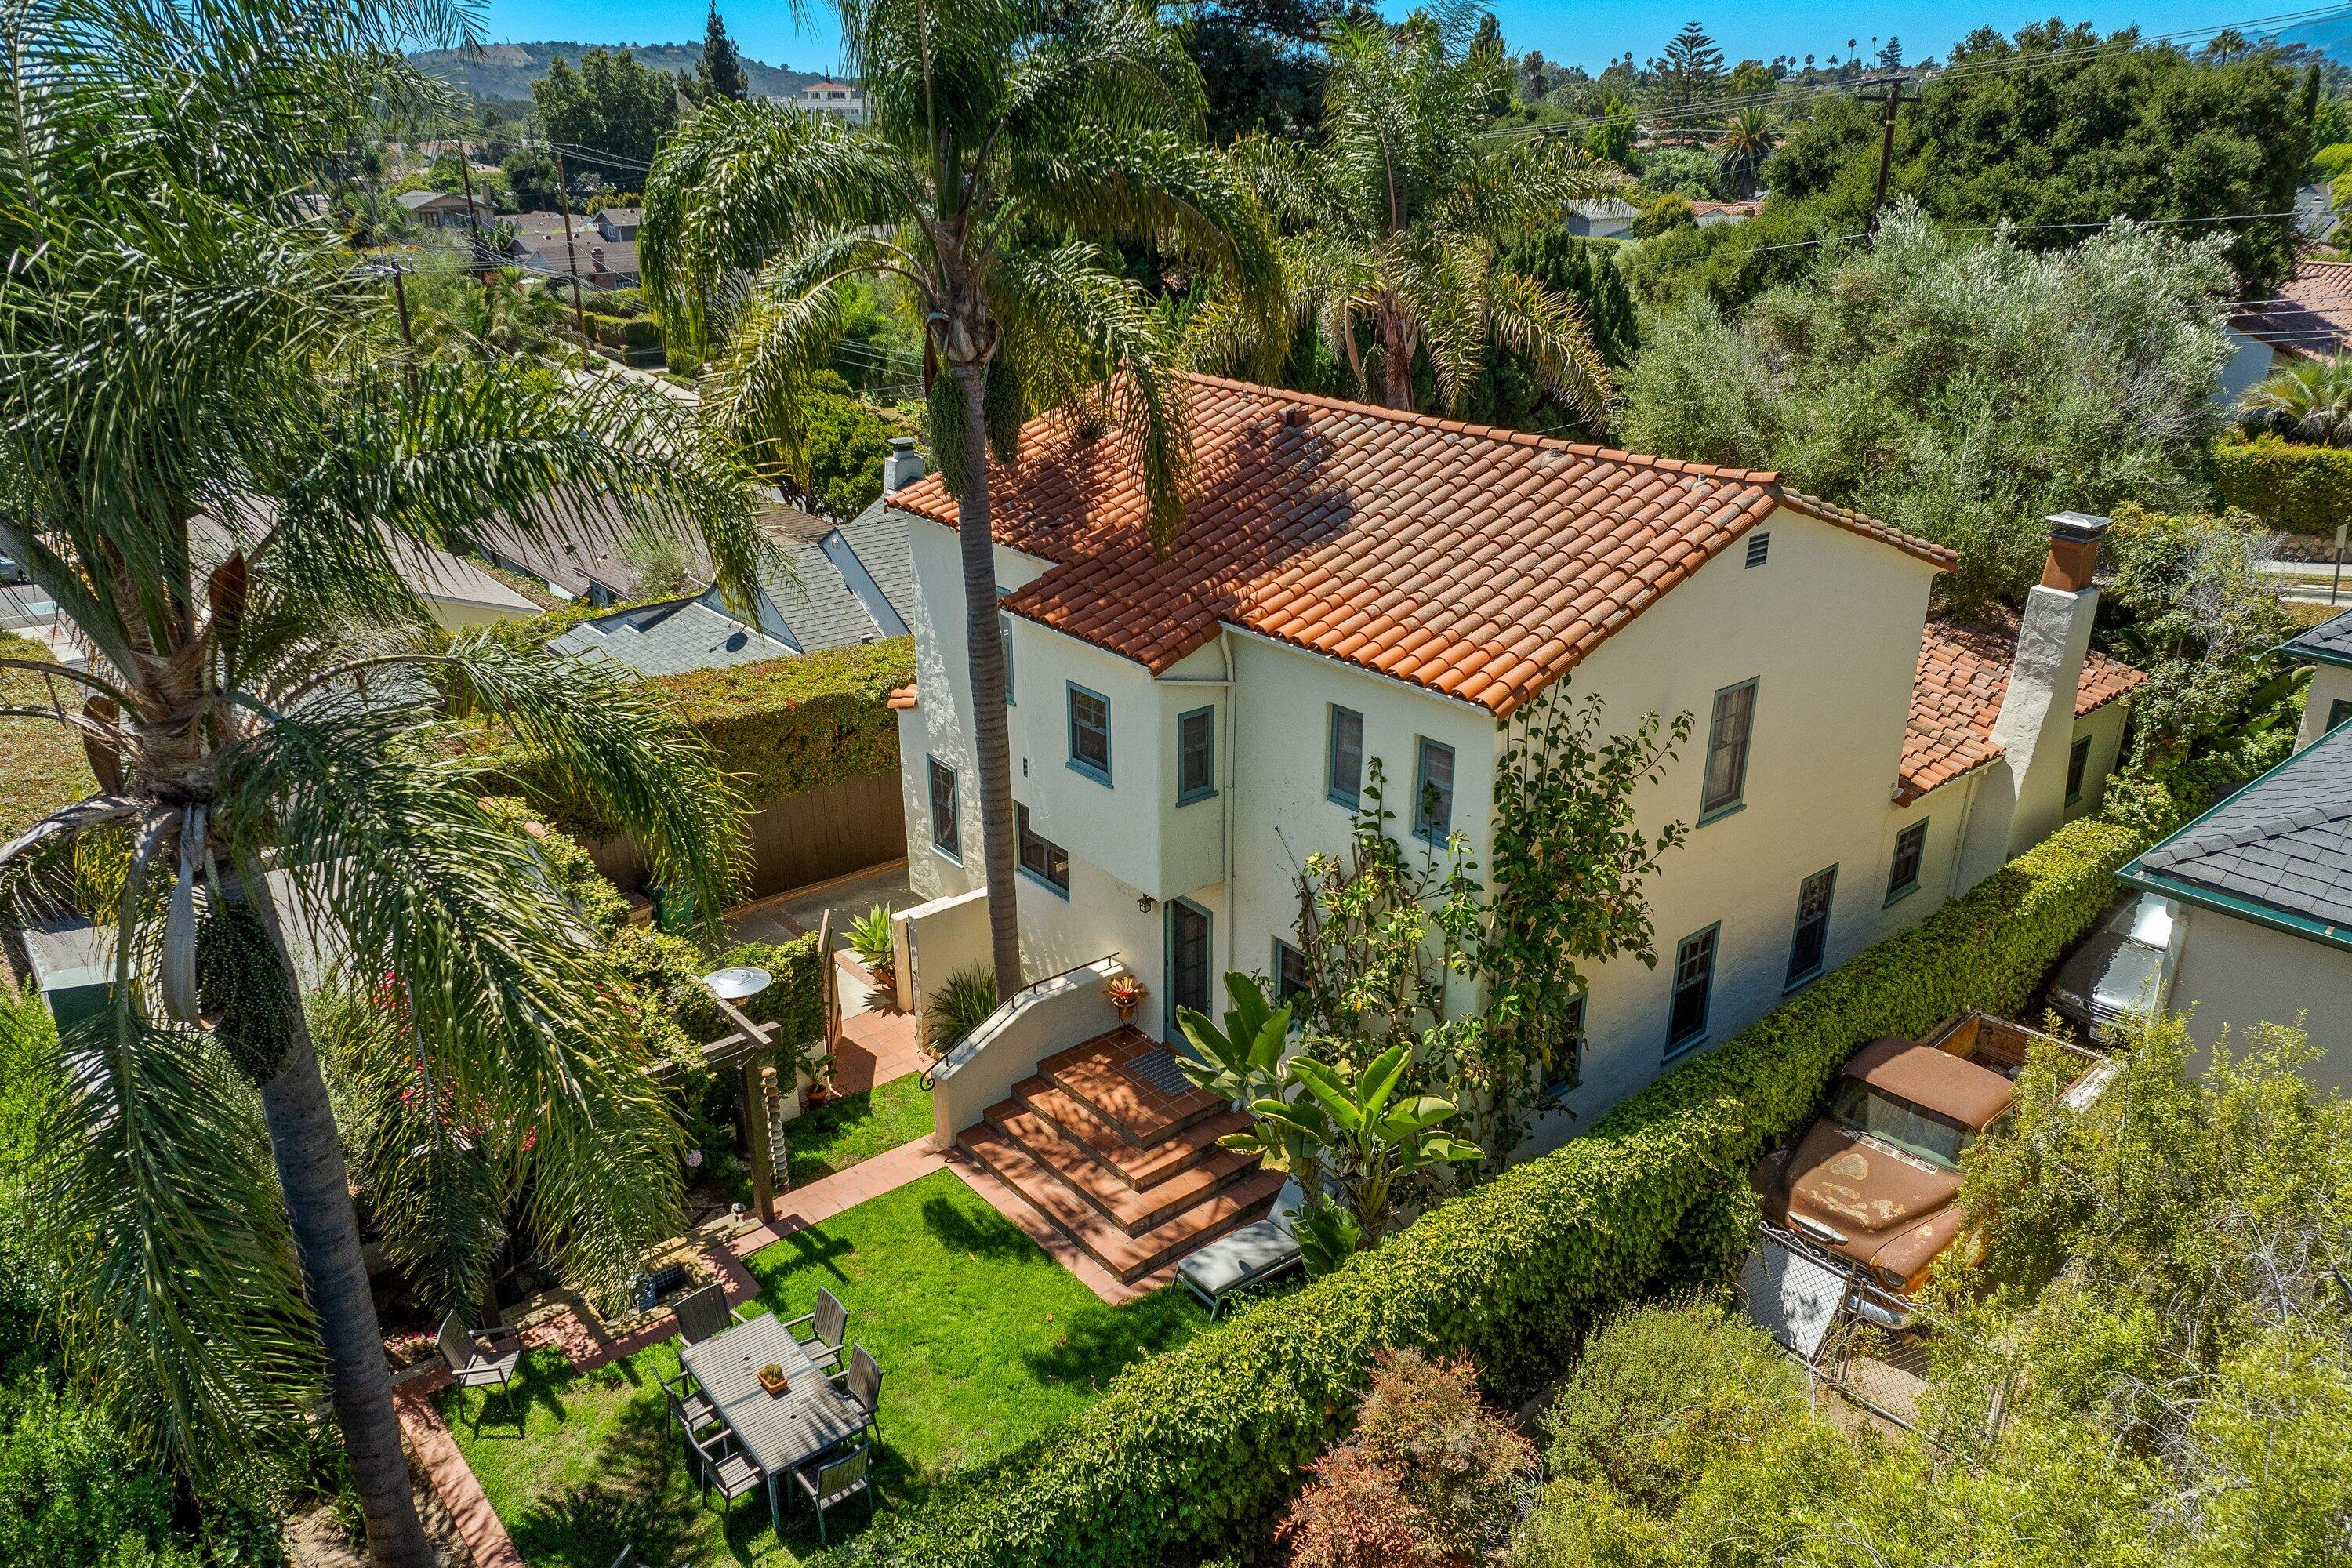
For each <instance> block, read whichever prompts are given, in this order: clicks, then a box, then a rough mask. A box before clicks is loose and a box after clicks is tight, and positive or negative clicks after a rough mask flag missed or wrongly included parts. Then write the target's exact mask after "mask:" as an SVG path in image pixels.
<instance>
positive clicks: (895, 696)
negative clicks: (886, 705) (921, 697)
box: [890, 684, 917, 712]
mask: <svg viewBox="0 0 2352 1568" xmlns="http://www.w3.org/2000/svg"><path fill="white" fill-rule="evenodd" d="M916 700H917V699H916V694H915V688H914V687H913V685H912V684H908V685H906V686H898V687H893V688H892V689H891V691H890V709H891V710H892V711H893V712H904V711H905V710H908V709H909V708H912V707H914V706H915V705H916Z"/></svg>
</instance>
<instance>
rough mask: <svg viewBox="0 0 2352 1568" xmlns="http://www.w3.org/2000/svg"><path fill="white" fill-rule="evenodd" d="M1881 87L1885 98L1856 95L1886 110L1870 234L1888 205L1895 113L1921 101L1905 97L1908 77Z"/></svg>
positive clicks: (1893, 77)
mask: <svg viewBox="0 0 2352 1568" xmlns="http://www.w3.org/2000/svg"><path fill="white" fill-rule="evenodd" d="M1848 47H1852V46H1850V45H1849V46H1848ZM1881 85H1882V86H1884V87H1885V97H1883V98H1870V97H1865V96H1864V95H1863V94H1861V93H1856V94H1855V95H1854V96H1855V97H1857V98H1860V99H1861V100H1862V101H1863V102H1864V103H1876V104H1882V105H1884V106H1885V110H1886V114H1885V119H1884V121H1882V122H1881V123H1882V124H1883V125H1884V126H1885V136H1884V138H1883V139H1882V140H1881V141H1880V142H1879V144H1878V191H1877V194H1876V195H1874V196H1872V197H1871V200H1870V232H1871V233H1873V234H1876V233H1877V232H1878V215H1879V213H1880V212H1881V211H1882V210H1884V209H1885V205H1886V176H1887V172H1888V171H1889V170H1890V169H1891V168H1892V167H1893V166H1894V163H1895V110H1897V109H1900V108H1901V107H1902V106H1903V105H1904V104H1905V103H1906V101H1907V102H1911V103H1916V102H1918V101H1919V100H1918V96H1917V95H1916V94H1914V95H1912V97H1910V98H1909V99H1908V100H1906V99H1905V97H1904V96H1903V93H1904V89H1906V88H1907V87H1909V86H1910V85H1911V79H1910V78H1908V77H1902V76H1891V77H1888V78H1886V79H1885V82H1884V83H1882V84H1881Z"/></svg>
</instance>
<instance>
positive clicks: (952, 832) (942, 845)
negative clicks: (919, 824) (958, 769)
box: [923, 757, 963, 859]
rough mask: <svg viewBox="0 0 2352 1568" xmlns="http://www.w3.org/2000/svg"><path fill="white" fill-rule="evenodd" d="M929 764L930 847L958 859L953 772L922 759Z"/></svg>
mask: <svg viewBox="0 0 2352 1568" xmlns="http://www.w3.org/2000/svg"><path fill="white" fill-rule="evenodd" d="M923 760H924V761H925V762H927V763H929V764H930V778H931V847H933V848H935V849H937V850H939V851H940V853H941V854H943V855H946V856H948V857H950V858H959V859H960V858H962V855H963V837H962V834H961V830H960V829H959V827H958V826H957V824H956V776H955V770H954V769H953V768H951V767H949V766H948V765H947V764H946V763H942V762H940V760H939V758H937V757H926V758H924V759H923Z"/></svg>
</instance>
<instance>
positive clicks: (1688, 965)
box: [1666, 925, 1723, 1056]
mask: <svg viewBox="0 0 2352 1568" xmlns="http://www.w3.org/2000/svg"><path fill="white" fill-rule="evenodd" d="M1722 933H1723V927H1722V926H1721V925H1711V926H1709V927H1707V928H1706V930H1705V931H1695V932H1693V933H1692V934H1691V935H1689V936H1686V937H1685V938H1683V940H1682V941H1681V942H1678V943H1677V944H1675V972H1674V989H1673V992H1672V993H1671V995H1670V999H1669V1001H1668V1003H1667V1006H1666V1055H1668V1056H1673V1055H1674V1054H1675V1052H1677V1051H1680V1050H1685V1049H1687V1048H1689V1047H1692V1046H1695V1045H1696V1044H1698V1042H1699V1041H1701V1040H1703V1039H1705V1038H1706V1015H1707V1005H1708V1004H1709V1002H1710V1001H1711V1000H1712V999H1713V996H1714V992H1715V944H1716V939H1717V937H1719V936H1720V935H1722Z"/></svg>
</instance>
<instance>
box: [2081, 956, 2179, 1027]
mask: <svg viewBox="0 0 2352 1568" xmlns="http://www.w3.org/2000/svg"><path fill="white" fill-rule="evenodd" d="M2163 971H2164V955H2163V954H2162V953H2161V952H2156V951H2154V950H2152V949H2149V948H2145V947H2142V946H2140V945H2139V944H2138V943H2137V942H2126V943H2124V945H2123V946H2121V947H2119V948H2117V949H2116V955H2115V957H2113V958H2111V959H2109V960H2108V961H2107V972H2106V973H2105V974H2102V975H2100V976H2099V984H2098V988H2097V989H2096V990H2095V991H2094V992H2093V993H2092V994H2091V1001H2092V1003H2093V1005H2095V1006H2097V1007H2099V1008H2101V1009H2103V1010H2108V1011H2113V1012H2117V1013H2125V1012H2133V1013H2147V1012H2152V1011H2154V1010H2155V1007H2156V995H2157V989H2158V982H2159V981H2160V980H2161V979H2162V977H2163Z"/></svg>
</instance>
